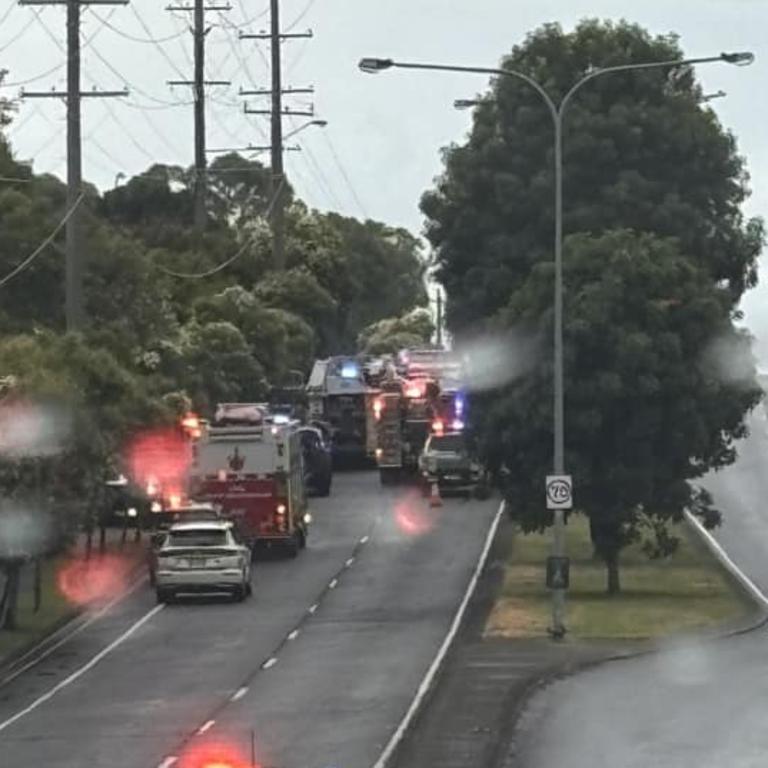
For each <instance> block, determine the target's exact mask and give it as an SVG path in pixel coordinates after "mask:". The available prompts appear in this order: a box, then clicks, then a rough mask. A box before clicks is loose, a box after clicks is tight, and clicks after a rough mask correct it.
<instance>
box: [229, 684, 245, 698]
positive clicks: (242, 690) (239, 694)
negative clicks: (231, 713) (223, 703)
mask: <svg viewBox="0 0 768 768" xmlns="http://www.w3.org/2000/svg"><path fill="white" fill-rule="evenodd" d="M246 693H248V686H247V685H244V686H243V687H242V688H239V689H238V690H237V692H236V693H235V695H234V696H233V697H232V698H231V699H230V701H240V699H242V698H243V696H245V694H246Z"/></svg>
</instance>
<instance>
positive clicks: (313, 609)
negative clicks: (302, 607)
mask: <svg viewBox="0 0 768 768" xmlns="http://www.w3.org/2000/svg"><path fill="white" fill-rule="evenodd" d="M316 610H317V603H315V604H314V605H310V606H309V612H310V613H314V612H315V611H316Z"/></svg>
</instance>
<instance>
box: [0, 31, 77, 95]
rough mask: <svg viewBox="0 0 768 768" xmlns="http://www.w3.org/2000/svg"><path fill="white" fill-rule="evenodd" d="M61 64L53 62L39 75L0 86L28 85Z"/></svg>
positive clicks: (0, 84) (0, 86)
mask: <svg viewBox="0 0 768 768" xmlns="http://www.w3.org/2000/svg"><path fill="white" fill-rule="evenodd" d="M33 21H34V19H33ZM63 66H64V65H63V64H55V65H54V66H52V67H51V68H50V69H46V70H45V72H41V73H40V74H39V75H35V76H34V77H28V78H27V79H26V80H16V81H14V82H12V83H0V88H15V87H16V86H19V85H28V84H29V83H34V82H35V81H37V80H42V79H43V78H44V77H48V75H51V74H53V73H54V72H56V70H58V69H61V68H62V67H63Z"/></svg>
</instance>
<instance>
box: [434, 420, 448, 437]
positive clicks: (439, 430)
mask: <svg viewBox="0 0 768 768" xmlns="http://www.w3.org/2000/svg"><path fill="white" fill-rule="evenodd" d="M432 431H433V432H434V433H435V434H436V435H442V434H443V432H444V431H445V424H443V421H442V419H435V421H433V422H432Z"/></svg>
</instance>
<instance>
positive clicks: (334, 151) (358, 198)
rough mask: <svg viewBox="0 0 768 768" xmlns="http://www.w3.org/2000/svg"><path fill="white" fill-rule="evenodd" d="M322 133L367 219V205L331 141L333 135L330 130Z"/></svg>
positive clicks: (351, 192)
mask: <svg viewBox="0 0 768 768" xmlns="http://www.w3.org/2000/svg"><path fill="white" fill-rule="evenodd" d="M322 133H323V136H324V137H325V140H326V142H327V143H328V149H330V150H331V156H332V157H333V161H334V163H336V167H337V168H338V169H339V173H340V174H341V176H342V178H343V179H344V182H345V183H346V185H347V188H348V189H349V192H350V194H351V195H352V198H353V199H354V201H355V203H357V207H358V208H359V209H360V212H361V213H362V214H363V216H364V217H365V218H366V219H367V218H369V216H368V213H367V212H366V210H365V206H364V205H363V203H362V201H361V200H360V196H359V195H358V194H357V190H356V189H355V186H354V185H353V184H352V180H351V179H350V178H349V175H348V174H347V171H346V168H345V167H344V164H343V163H342V162H341V158H340V157H339V153H338V152H337V151H336V147H335V146H334V144H333V142H332V141H331V137H330V136H329V134H328V131H323V132H322Z"/></svg>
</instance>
